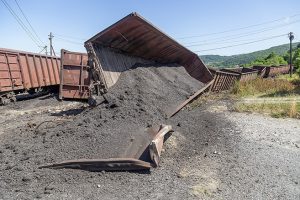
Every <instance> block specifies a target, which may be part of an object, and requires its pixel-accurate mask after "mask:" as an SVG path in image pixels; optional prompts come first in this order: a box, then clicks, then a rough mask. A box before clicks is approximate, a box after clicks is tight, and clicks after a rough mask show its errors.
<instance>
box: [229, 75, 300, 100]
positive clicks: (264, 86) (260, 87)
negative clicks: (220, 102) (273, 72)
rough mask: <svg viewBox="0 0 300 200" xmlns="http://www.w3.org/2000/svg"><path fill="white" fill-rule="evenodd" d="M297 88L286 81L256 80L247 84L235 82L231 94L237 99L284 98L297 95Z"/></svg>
mask: <svg viewBox="0 0 300 200" xmlns="http://www.w3.org/2000/svg"><path fill="white" fill-rule="evenodd" d="M297 88H298V87H297V86H296V85H295V84H293V83H292V82H291V81H289V80H286V79H262V78H257V79H255V80H251V81H248V82H236V84H235V86H234V87H233V89H232V91H231V93H232V94H234V95H235V96H237V97H247V96H267V95H270V96H286V94H290V95H293V94H297V92H298V89H297ZM299 94H300V93H299Z"/></svg>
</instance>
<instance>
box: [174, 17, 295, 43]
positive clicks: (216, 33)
mask: <svg viewBox="0 0 300 200" xmlns="http://www.w3.org/2000/svg"><path fill="white" fill-rule="evenodd" d="M297 16H300V13H299V14H295V15H292V16H288V17H287V18H294V17H297ZM284 19H286V17H282V18H279V19H275V20H271V21H267V22H263V23H259V24H254V25H250V26H244V27H240V28H234V29H229V30H225V31H220V32H213V33H205V34H200V35H194V36H186V37H180V38H177V39H188V38H197V37H203V36H211V35H218V34H222V33H228V32H233V31H238V30H243V29H248V28H252V27H257V26H261V25H265V24H271V23H274V22H278V21H282V20H284Z"/></svg>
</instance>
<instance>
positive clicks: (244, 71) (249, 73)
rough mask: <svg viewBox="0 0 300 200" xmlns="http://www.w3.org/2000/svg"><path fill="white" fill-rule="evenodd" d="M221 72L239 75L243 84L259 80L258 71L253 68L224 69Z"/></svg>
mask: <svg viewBox="0 0 300 200" xmlns="http://www.w3.org/2000/svg"><path fill="white" fill-rule="evenodd" d="M221 71H223V72H229V73H235V74H238V75H239V81H241V82H246V81H250V80H254V79H256V78H257V75H258V70H257V69H251V68H246V67H239V68H224V69H221Z"/></svg>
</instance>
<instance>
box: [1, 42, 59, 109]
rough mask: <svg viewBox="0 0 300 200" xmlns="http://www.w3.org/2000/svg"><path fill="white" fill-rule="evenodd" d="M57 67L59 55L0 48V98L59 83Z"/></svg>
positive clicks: (11, 96) (12, 97)
mask: <svg viewBox="0 0 300 200" xmlns="http://www.w3.org/2000/svg"><path fill="white" fill-rule="evenodd" d="M59 68H60V58H59V57H52V56H47V55H42V54H35V53H30V52H24V51H17V50H10V49H1V48H0V97H1V99H0V100H1V101H4V99H10V98H11V99H13V100H15V98H14V95H15V94H18V93H22V92H24V91H33V90H34V89H36V88H45V87H48V86H55V85H59V83H60V79H59ZM1 103H4V102H0V104H1Z"/></svg>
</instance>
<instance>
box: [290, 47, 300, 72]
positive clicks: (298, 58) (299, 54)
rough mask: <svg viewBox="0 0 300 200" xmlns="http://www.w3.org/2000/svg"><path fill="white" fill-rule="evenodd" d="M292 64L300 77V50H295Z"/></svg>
mask: <svg viewBox="0 0 300 200" xmlns="http://www.w3.org/2000/svg"><path fill="white" fill-rule="evenodd" d="M292 62H293V65H294V66H295V68H296V72H297V73H298V74H299V75H300V48H297V49H296V50H295V52H294V55H293V61H292Z"/></svg>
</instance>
